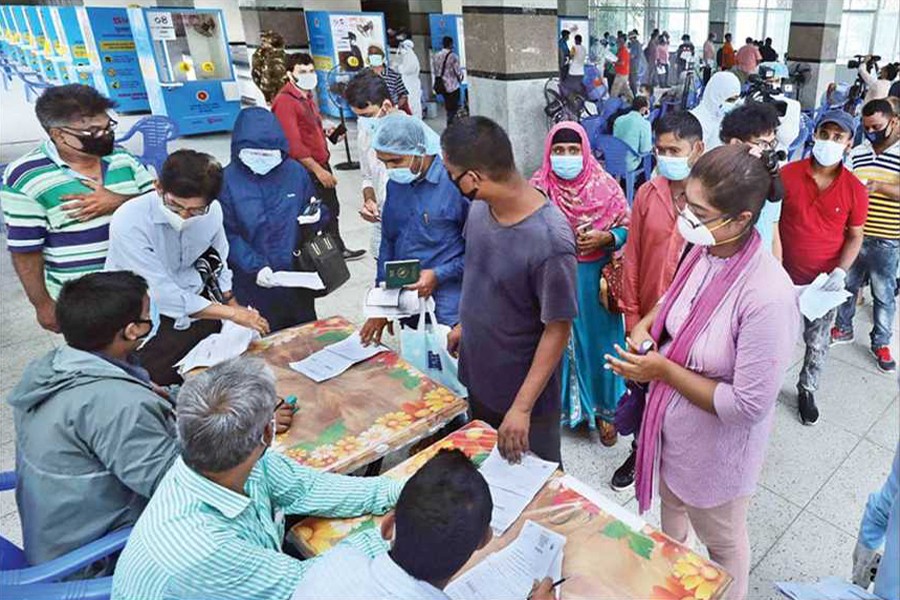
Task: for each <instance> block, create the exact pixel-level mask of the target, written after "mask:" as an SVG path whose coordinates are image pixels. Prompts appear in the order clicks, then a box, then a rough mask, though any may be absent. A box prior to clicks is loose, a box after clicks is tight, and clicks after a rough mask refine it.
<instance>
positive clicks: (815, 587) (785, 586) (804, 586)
mask: <svg viewBox="0 0 900 600" xmlns="http://www.w3.org/2000/svg"><path fill="white" fill-rule="evenodd" d="M775 588H776V589H777V590H778V591H779V592H781V593H782V594H784V595H785V596H787V597H788V598H790V599H791V600H878V596H875V595H874V594H870V593H869V592H867V591H866V590H864V589H862V588H861V587H859V586H856V585H853V584H852V583H850V582H847V581H844V580H843V579H841V578H840V577H827V578H825V579H823V580H822V581H817V582H815V583H801V582H799V581H776V582H775Z"/></svg>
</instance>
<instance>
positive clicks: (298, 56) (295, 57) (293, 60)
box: [284, 52, 315, 73]
mask: <svg viewBox="0 0 900 600" xmlns="http://www.w3.org/2000/svg"><path fill="white" fill-rule="evenodd" d="M312 64H315V62H313V57H312V56H310V55H309V54H307V53H306V52H293V53H291V54H288V55H287V56H286V57H285V58H284V68H285V69H286V70H287V72H288V73H290V72H291V71H293V70H294V67H296V66H297V65H312Z"/></svg>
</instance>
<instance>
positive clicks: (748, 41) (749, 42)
mask: <svg viewBox="0 0 900 600" xmlns="http://www.w3.org/2000/svg"><path fill="white" fill-rule="evenodd" d="M744 41H745V42H747V43H748V44H752V43H753V38H750V37H748V38H747V39H746V40H744Z"/></svg>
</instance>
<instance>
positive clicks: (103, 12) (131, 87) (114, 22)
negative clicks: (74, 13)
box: [85, 7, 150, 112]
mask: <svg viewBox="0 0 900 600" xmlns="http://www.w3.org/2000/svg"><path fill="white" fill-rule="evenodd" d="M85 11H86V14H87V20H88V22H89V29H90V31H91V32H93V38H94V40H93V41H94V45H95V48H96V50H97V55H98V57H99V60H100V65H99V66H100V68H101V69H102V70H103V77H104V79H106V85H107V87H108V88H109V97H110V98H112V99H113V100H115V101H116V102H117V103H118V110H119V111H120V112H142V111H149V110H150V103H149V101H148V100H147V90H146V89H145V88H144V78H143V76H142V75H141V68H140V65H139V64H138V56H137V52H135V48H134V37H132V34H131V27H130V25H129V23H128V13H127V12H126V10H125V9H124V8H93V7H92V8H86V9H85Z"/></svg>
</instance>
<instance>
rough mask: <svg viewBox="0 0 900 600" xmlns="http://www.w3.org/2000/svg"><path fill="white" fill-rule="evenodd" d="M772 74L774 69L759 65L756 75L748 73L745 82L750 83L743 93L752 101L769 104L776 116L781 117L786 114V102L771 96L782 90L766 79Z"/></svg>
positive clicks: (779, 93) (781, 92) (778, 93)
mask: <svg viewBox="0 0 900 600" xmlns="http://www.w3.org/2000/svg"><path fill="white" fill-rule="evenodd" d="M774 74H775V71H774V70H773V69H770V68H767V67H760V69H759V74H758V75H756V74H754V75H750V77H748V78H747V82H748V83H749V84H750V85H749V87H748V88H747V91H746V92H745V93H744V94H743V95H744V97H745V98H746V99H748V100H752V101H754V102H763V103H765V104H771V105H772V106H774V107H775V110H776V111H777V112H778V116H779V117H783V116H784V115H785V114H787V102H785V101H784V100H776V99H775V98H774V97H773V96H778V95H781V94H783V93H784V92H783V91H782V89H781V88H780V87H775V86H774V85H772V84H770V83H769V82H768V81H766V80H767V79H771V78H772V76H773V75H774Z"/></svg>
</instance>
